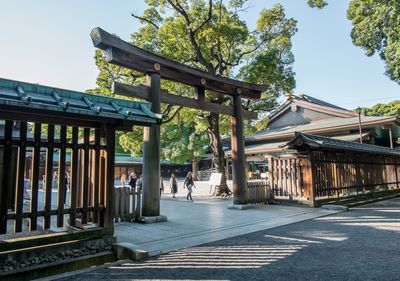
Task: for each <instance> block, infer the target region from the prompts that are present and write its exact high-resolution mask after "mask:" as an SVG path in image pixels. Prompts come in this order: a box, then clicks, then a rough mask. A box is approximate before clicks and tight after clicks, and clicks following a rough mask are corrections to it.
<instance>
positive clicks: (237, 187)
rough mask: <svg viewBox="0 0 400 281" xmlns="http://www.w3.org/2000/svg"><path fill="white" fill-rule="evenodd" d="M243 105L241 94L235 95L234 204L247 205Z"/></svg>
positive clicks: (233, 117) (233, 146) (232, 118)
mask: <svg viewBox="0 0 400 281" xmlns="http://www.w3.org/2000/svg"><path fill="white" fill-rule="evenodd" d="M241 107H242V103H241V96H240V93H235V94H234V95H233V109H234V113H235V114H234V116H232V117H231V126H232V138H231V142H232V179H233V194H234V199H233V204H234V205H246V204H247V203H246V200H247V194H246V193H247V181H246V162H245V161H246V160H245V153H244V139H243V119H242V111H241Z"/></svg>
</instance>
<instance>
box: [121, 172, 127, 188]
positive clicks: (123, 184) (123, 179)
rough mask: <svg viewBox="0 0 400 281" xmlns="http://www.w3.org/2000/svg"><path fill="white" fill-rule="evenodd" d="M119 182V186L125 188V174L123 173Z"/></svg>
mask: <svg viewBox="0 0 400 281" xmlns="http://www.w3.org/2000/svg"><path fill="white" fill-rule="evenodd" d="M120 181H121V185H122V186H125V185H126V174H125V173H123V174H122V175H121V178H120Z"/></svg>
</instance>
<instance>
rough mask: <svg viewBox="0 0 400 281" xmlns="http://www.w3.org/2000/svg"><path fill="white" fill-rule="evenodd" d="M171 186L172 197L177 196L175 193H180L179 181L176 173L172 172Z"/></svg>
mask: <svg viewBox="0 0 400 281" xmlns="http://www.w3.org/2000/svg"><path fill="white" fill-rule="evenodd" d="M169 187H170V188H171V194H172V198H175V194H177V193H178V182H177V181H176V177H175V174H171V179H170V180H169Z"/></svg>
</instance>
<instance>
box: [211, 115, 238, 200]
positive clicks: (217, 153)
mask: <svg viewBox="0 0 400 281" xmlns="http://www.w3.org/2000/svg"><path fill="white" fill-rule="evenodd" d="M207 121H208V132H209V134H210V139H211V148H212V150H213V156H214V157H213V166H214V167H215V168H216V169H217V171H218V173H221V174H222V180H221V185H220V186H219V189H218V191H217V193H216V196H220V195H223V194H225V195H230V194H231V193H232V192H231V190H230V189H229V187H228V185H227V183H226V176H225V153H224V150H223V148H222V143H221V137H220V133H219V114H218V113H210V115H209V116H208V118H207Z"/></svg>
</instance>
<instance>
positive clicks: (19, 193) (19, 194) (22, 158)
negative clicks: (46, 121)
mask: <svg viewBox="0 0 400 281" xmlns="http://www.w3.org/2000/svg"><path fill="white" fill-rule="evenodd" d="M19 125H20V127H19V147H18V161H17V180H16V183H17V186H16V187H17V190H16V194H15V221H14V232H21V231H22V211H23V207H24V192H25V163H26V134H27V127H28V125H27V123H26V122H20V124H19ZM3 165H6V163H3Z"/></svg>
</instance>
